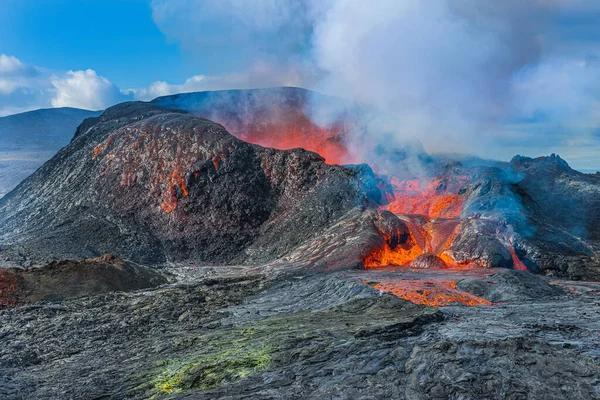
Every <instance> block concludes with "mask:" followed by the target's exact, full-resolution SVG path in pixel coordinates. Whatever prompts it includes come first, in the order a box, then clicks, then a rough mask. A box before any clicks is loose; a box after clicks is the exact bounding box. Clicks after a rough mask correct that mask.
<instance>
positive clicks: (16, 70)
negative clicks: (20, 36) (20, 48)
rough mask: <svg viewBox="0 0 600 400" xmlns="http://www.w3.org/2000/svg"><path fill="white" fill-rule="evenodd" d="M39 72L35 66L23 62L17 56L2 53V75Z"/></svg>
mask: <svg viewBox="0 0 600 400" xmlns="http://www.w3.org/2000/svg"><path fill="white" fill-rule="evenodd" d="M36 74H37V70H36V68H35V67H32V66H31V65H26V64H23V62H22V61H21V60H19V59H18V58H17V57H15V56H8V55H6V54H0V76H14V75H19V76H34V75H36Z"/></svg>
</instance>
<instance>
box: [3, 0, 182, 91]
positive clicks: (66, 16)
mask: <svg viewBox="0 0 600 400" xmlns="http://www.w3.org/2000/svg"><path fill="white" fill-rule="evenodd" d="M7 3H8V6H7ZM0 49H1V51H2V53H4V54H9V55H14V56H17V57H18V58H19V59H20V60H21V61H23V62H26V63H28V64H33V65H38V66H43V67H44V68H48V69H52V70H56V71H67V70H85V69H88V68H93V69H94V70H95V71H96V72H98V74H100V75H102V76H107V77H110V80H111V81H112V82H114V83H115V84H116V85H117V86H119V87H125V88H127V87H136V86H143V85H146V84H148V82H152V81H156V80H167V81H177V80H180V79H184V78H186V77H189V76H190V75H193V74H192V69H193V68H192V66H191V63H186V62H184V58H183V57H182V55H181V52H180V50H179V48H178V46H177V45H176V44H175V43H168V41H167V39H166V38H165V35H164V34H163V33H162V32H161V31H160V30H159V29H158V27H157V26H156V25H155V24H154V22H153V20H152V9H151V8H150V2H149V1H148V0H104V1H73V0H3V7H2V11H0Z"/></svg>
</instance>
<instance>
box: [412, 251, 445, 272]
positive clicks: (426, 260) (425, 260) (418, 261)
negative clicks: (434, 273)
mask: <svg viewBox="0 0 600 400" xmlns="http://www.w3.org/2000/svg"><path fill="white" fill-rule="evenodd" d="M410 266H411V267H413V268H438V269H442V268H447V267H448V265H447V264H446V263H445V262H444V260H442V259H441V258H439V257H438V256H436V255H434V254H421V255H420V256H418V257H417V258H415V259H414V260H412V261H411V262H410Z"/></svg>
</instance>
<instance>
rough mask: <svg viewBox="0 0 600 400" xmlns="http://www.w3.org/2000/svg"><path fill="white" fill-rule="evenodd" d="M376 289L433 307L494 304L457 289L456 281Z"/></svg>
mask: <svg viewBox="0 0 600 400" xmlns="http://www.w3.org/2000/svg"><path fill="white" fill-rule="evenodd" d="M374 287H375V289H378V290H381V291H382V292H388V293H391V294H393V295H395V296H398V297H400V298H402V299H405V300H408V301H411V302H413V303H416V304H425V305H428V306H433V307H438V306H445V305H447V304H450V303H462V304H465V305H467V306H489V305H491V304H492V303H491V302H490V301H488V300H486V299H484V298H481V297H477V296H475V295H472V294H470V293H467V292H463V291H461V290H458V289H456V282H454V281H443V280H441V281H438V280H426V279H417V280H402V281H395V282H387V283H377V284H376V285H374Z"/></svg>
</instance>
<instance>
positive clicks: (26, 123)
mask: <svg viewBox="0 0 600 400" xmlns="http://www.w3.org/2000/svg"><path fill="white" fill-rule="evenodd" d="M100 114H101V111H88V110H80V109H77V108H50V109H43V110H35V111H29V112H25V113H21V114H15V115H10V116H8V117H2V118H0V197H2V196H4V195H5V194H6V193H8V192H9V191H10V190H11V189H13V188H14V187H15V186H16V185H17V184H18V183H19V182H21V181H22V180H23V179H25V178H26V177H27V176H29V175H31V174H32V173H33V172H34V171H35V170H36V169H38V168H39V167H40V166H41V165H42V164H43V163H44V162H45V161H47V160H49V159H50V158H51V157H52V156H53V155H54V154H56V152H57V151H58V150H59V149H61V148H62V147H63V146H65V145H67V144H68V143H69V141H70V140H71V138H72V137H73V132H75V129H76V128H77V126H79V124H81V122H82V121H83V120H84V119H86V118H89V117H95V116H98V115H100Z"/></svg>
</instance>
